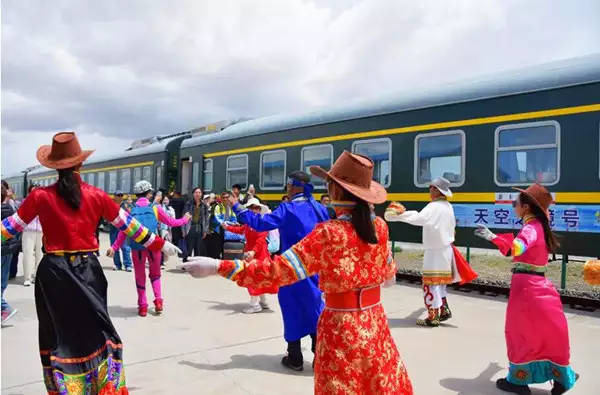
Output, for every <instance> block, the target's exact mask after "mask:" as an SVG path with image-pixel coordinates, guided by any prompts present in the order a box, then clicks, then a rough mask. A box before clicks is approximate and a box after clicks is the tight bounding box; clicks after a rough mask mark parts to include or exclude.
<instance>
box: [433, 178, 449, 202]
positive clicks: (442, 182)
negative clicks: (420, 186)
mask: <svg viewBox="0 0 600 395" xmlns="http://www.w3.org/2000/svg"><path fill="white" fill-rule="evenodd" d="M429 185H430V186H432V187H436V188H437V189H438V191H440V192H441V193H442V195H444V196H446V197H452V191H451V190H450V181H448V180H446V179H445V178H444V177H437V178H436V179H435V180H433V181H432V182H431V184H429Z"/></svg>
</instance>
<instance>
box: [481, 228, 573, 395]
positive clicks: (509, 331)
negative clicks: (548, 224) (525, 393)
mask: <svg viewBox="0 0 600 395" xmlns="http://www.w3.org/2000/svg"><path fill="white" fill-rule="evenodd" d="M492 242H493V243H494V244H496V245H497V246H498V248H499V250H500V252H502V254H504V255H506V256H511V255H512V257H513V262H514V264H515V266H514V268H513V276H512V281H511V284H510V296H509V298H508V306H507V309H506V324H505V336H506V347H507V351H508V360H509V363H510V366H509V372H508V376H507V377H506V379H507V380H508V382H510V383H512V384H516V385H526V384H535V383H545V382H547V381H550V380H556V381H558V382H560V383H561V384H562V385H564V387H565V388H566V389H570V388H572V387H573V385H574V384H575V372H574V371H573V369H572V368H571V367H570V365H569V358H570V346H569V327H568V326H567V319H566V317H565V314H564V312H563V306H562V303H561V300H560V296H559V294H558V292H557V291H556V288H555V287H554V285H553V284H552V282H550V280H548V279H547V278H546V277H545V272H546V266H547V265H548V248H547V247H546V242H545V240H544V229H543V228H542V225H541V223H540V222H539V221H537V220H536V219H530V220H526V223H525V225H524V226H523V229H521V232H519V234H518V235H517V237H516V238H515V237H514V236H513V235H512V234H501V235H498V236H497V237H496V238H495V239H494V240H493V241H492Z"/></svg>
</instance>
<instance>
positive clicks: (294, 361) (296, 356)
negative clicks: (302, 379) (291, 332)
mask: <svg viewBox="0 0 600 395" xmlns="http://www.w3.org/2000/svg"><path fill="white" fill-rule="evenodd" d="M301 347H302V345H301V343H300V340H296V341H293V342H288V349H287V355H286V356H285V357H283V358H282V359H281V364H282V365H283V366H285V367H286V368H288V369H291V370H295V371H296V372H301V371H303V370H304V358H303V356H302V348H301Z"/></svg>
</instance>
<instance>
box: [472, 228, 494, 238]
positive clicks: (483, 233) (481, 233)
mask: <svg viewBox="0 0 600 395" xmlns="http://www.w3.org/2000/svg"><path fill="white" fill-rule="evenodd" d="M473 233H475V236H477V237H481V238H482V239H485V240H487V241H492V240H494V239H495V238H496V235H495V234H494V233H493V232H492V231H491V230H489V229H488V228H487V226H485V225H481V224H477V229H475V232H473Z"/></svg>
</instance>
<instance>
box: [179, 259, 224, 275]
mask: <svg viewBox="0 0 600 395" xmlns="http://www.w3.org/2000/svg"><path fill="white" fill-rule="evenodd" d="M188 259H189V261H188V262H187V263H184V264H181V265H177V268H178V269H181V270H185V271H186V272H187V273H189V274H190V275H191V276H192V277H196V278H204V277H209V276H214V275H216V274H217V272H218V270H219V264H220V263H221V261H220V260H218V259H213V258H208V257H205V256H198V257H190V258H188Z"/></svg>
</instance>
